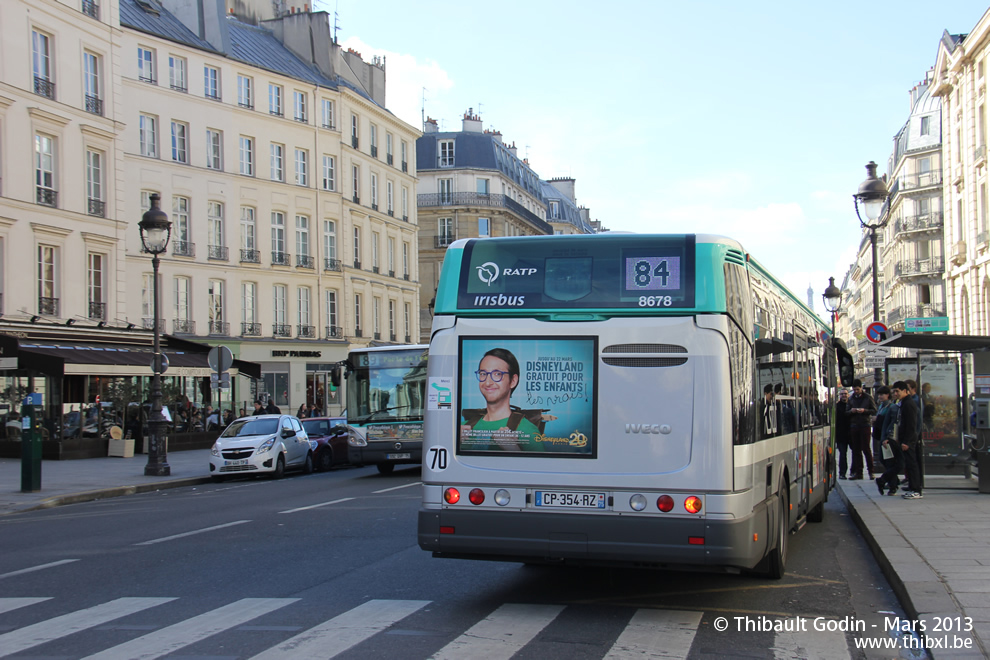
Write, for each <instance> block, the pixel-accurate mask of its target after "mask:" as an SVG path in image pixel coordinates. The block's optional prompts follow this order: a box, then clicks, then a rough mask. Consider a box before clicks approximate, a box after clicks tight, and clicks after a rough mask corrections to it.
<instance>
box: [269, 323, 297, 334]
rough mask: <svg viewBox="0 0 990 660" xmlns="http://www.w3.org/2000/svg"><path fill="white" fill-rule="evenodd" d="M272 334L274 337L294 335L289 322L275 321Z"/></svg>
mask: <svg viewBox="0 0 990 660" xmlns="http://www.w3.org/2000/svg"><path fill="white" fill-rule="evenodd" d="M272 336H274V337H291V336H292V326H291V325H289V324H287V323H275V324H273V325H272Z"/></svg>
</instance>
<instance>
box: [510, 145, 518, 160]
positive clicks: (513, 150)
mask: <svg viewBox="0 0 990 660" xmlns="http://www.w3.org/2000/svg"><path fill="white" fill-rule="evenodd" d="M509 153H510V154H512V155H513V156H516V143H515V142H513V143H512V146H511V147H509ZM516 158H518V156H516Z"/></svg>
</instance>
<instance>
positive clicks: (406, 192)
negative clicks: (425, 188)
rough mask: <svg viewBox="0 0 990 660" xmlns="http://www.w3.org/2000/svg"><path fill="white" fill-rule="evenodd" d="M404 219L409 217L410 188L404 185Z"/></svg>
mask: <svg viewBox="0 0 990 660" xmlns="http://www.w3.org/2000/svg"><path fill="white" fill-rule="evenodd" d="M402 219H403V220H408V219H409V189H408V188H406V187H405V186H402Z"/></svg>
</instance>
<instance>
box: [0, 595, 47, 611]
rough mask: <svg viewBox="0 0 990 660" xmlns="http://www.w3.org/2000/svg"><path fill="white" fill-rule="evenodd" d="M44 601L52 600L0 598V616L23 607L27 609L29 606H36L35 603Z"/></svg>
mask: <svg viewBox="0 0 990 660" xmlns="http://www.w3.org/2000/svg"><path fill="white" fill-rule="evenodd" d="M44 600H51V597H48V598H0V614H3V613H4V612H10V611H13V610H19V609H20V608H22V607H27V606H28V605H34V604H35V603H40V602H42V601H44Z"/></svg>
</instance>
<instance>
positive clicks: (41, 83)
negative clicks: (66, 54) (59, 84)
mask: <svg viewBox="0 0 990 660" xmlns="http://www.w3.org/2000/svg"><path fill="white" fill-rule="evenodd" d="M31 51H32V52H31V54H32V61H31V63H32V72H33V73H34V93H35V94H38V95H39V96H44V97H47V98H50V99H54V98H55V81H54V75H53V71H52V38H51V37H50V36H48V35H47V34H45V33H44V32H38V31H37V30H33V31H32V32H31Z"/></svg>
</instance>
